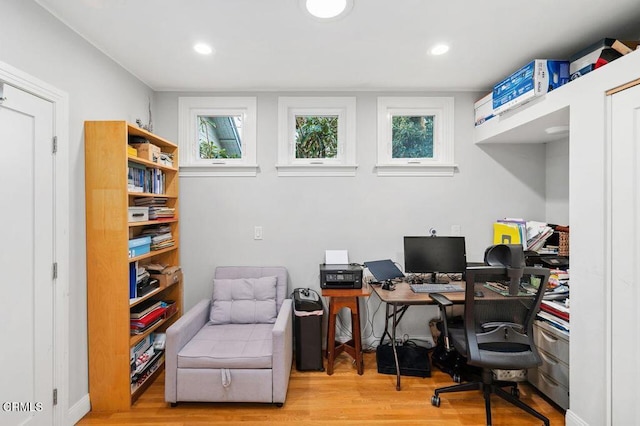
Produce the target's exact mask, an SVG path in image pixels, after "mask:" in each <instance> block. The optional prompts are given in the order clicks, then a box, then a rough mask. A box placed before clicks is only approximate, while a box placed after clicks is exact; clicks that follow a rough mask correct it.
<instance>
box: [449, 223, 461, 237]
mask: <svg viewBox="0 0 640 426" xmlns="http://www.w3.org/2000/svg"><path fill="white" fill-rule="evenodd" d="M461 232H462V231H461V229H460V225H451V235H452V236H454V237H457V236H460V233H461Z"/></svg>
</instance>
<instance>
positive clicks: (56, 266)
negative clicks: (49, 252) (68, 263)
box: [53, 262, 58, 280]
mask: <svg viewBox="0 0 640 426" xmlns="http://www.w3.org/2000/svg"><path fill="white" fill-rule="evenodd" d="M56 278H58V262H53V279H54V280H55V279H56Z"/></svg>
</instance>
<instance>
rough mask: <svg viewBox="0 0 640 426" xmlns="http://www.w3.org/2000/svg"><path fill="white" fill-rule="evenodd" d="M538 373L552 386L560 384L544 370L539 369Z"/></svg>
mask: <svg viewBox="0 0 640 426" xmlns="http://www.w3.org/2000/svg"><path fill="white" fill-rule="evenodd" d="M538 374H539V375H540V378H541V379H542V380H544V381H545V382H547V383H548V384H549V385H550V386H555V387H558V386H560V384H559V383H558V382H556V381H555V380H553V379H552V378H551V377H549V376H547V375H546V374H544V373H543V372H541V371H539V372H538Z"/></svg>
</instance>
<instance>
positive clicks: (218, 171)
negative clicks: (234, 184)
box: [180, 164, 259, 177]
mask: <svg viewBox="0 0 640 426" xmlns="http://www.w3.org/2000/svg"><path fill="white" fill-rule="evenodd" d="M258 170H259V166H258V165H257V164H250V165H249V164H214V165H206V166H180V177H255V176H256V175H257V174H258Z"/></svg>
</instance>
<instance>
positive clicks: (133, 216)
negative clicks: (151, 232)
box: [128, 207, 149, 222]
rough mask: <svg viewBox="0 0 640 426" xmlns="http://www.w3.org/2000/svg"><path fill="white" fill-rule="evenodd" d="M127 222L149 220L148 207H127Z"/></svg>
mask: <svg viewBox="0 0 640 426" xmlns="http://www.w3.org/2000/svg"><path fill="white" fill-rule="evenodd" d="M128 217H129V222H145V221H147V220H149V207H129V210H128Z"/></svg>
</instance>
